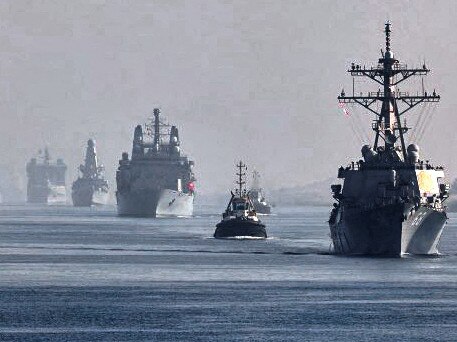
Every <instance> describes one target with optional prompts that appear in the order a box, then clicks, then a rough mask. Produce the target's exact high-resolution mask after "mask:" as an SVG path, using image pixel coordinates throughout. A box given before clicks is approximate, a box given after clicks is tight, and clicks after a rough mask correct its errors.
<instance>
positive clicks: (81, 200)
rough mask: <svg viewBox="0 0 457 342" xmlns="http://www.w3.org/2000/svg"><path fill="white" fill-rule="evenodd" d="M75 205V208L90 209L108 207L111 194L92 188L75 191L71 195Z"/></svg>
mask: <svg viewBox="0 0 457 342" xmlns="http://www.w3.org/2000/svg"><path fill="white" fill-rule="evenodd" d="M71 198H72V200H73V205H74V206H75V207H90V206H91V205H106V204H107V203H108V198H109V194H108V192H106V191H102V190H95V191H93V190H92V189H91V188H89V187H87V188H81V189H78V190H73V191H72V193H71Z"/></svg>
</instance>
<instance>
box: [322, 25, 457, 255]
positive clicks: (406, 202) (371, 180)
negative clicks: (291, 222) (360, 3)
mask: <svg viewBox="0 0 457 342" xmlns="http://www.w3.org/2000/svg"><path fill="white" fill-rule="evenodd" d="M390 34H391V25H390V23H386V25H385V40H386V41H385V43H386V45H385V52H383V53H382V56H381V58H380V59H379V61H378V64H377V65H376V66H373V67H370V68H366V67H364V66H360V65H357V64H355V63H353V64H352V65H351V67H350V69H349V70H348V72H349V73H350V74H351V75H352V76H353V77H367V78H368V79H370V80H372V81H373V82H375V83H377V84H378V87H379V89H378V90H377V91H372V92H368V93H366V94H363V93H356V92H355V91H353V93H352V94H351V95H348V94H346V93H345V91H344V90H343V91H342V92H341V95H340V96H338V100H339V103H340V105H341V106H344V105H345V104H347V103H354V104H358V105H361V106H362V107H364V108H365V109H366V110H367V111H368V112H370V113H372V114H374V115H375V121H374V122H373V124H372V129H373V130H374V132H375V138H374V143H373V145H372V146H370V145H365V146H363V148H362V155H363V159H362V160H359V161H357V162H352V163H351V164H350V165H349V166H347V167H340V169H339V171H338V178H340V179H342V180H343V184H342V185H340V184H336V185H332V192H333V197H334V199H335V200H336V203H335V204H334V208H333V210H332V212H331V215H330V220H329V224H330V231H331V239H332V242H333V248H334V251H335V253H338V254H363V255H388V256H400V255H402V254H405V253H409V254H435V253H437V252H438V251H437V245H438V242H439V239H440V236H441V233H442V230H443V228H444V225H445V223H446V220H447V216H446V212H445V206H444V203H443V202H444V201H445V200H446V198H447V197H448V192H449V185H447V184H444V183H443V179H444V171H443V167H436V166H433V165H432V164H431V163H430V162H429V161H428V160H427V161H424V160H422V159H421V158H420V154H419V152H420V151H419V147H418V146H417V145H416V144H413V143H411V144H410V145H409V146H407V145H406V133H407V132H408V131H409V130H410V129H409V128H408V127H407V124H406V120H403V118H404V115H405V114H406V113H407V112H408V111H409V110H411V109H413V108H414V107H416V106H417V105H419V104H423V103H427V102H438V101H439V100H440V96H439V95H437V94H436V92H435V91H434V90H433V91H432V92H427V91H425V90H424V89H423V90H422V92H420V93H419V92H418V93H415V94H410V93H408V92H404V91H400V90H399V85H400V84H402V83H403V82H404V81H406V80H408V79H409V78H411V77H415V76H425V75H427V74H428V73H429V71H430V70H429V69H428V68H427V67H426V65H425V64H424V65H423V66H422V67H420V68H409V67H408V66H407V65H405V64H401V63H400V62H399V61H398V60H397V59H396V58H395V57H394V54H393V52H392V50H391V42H390ZM378 105H380V106H379V107H378V108H379V110H377V106H378Z"/></svg>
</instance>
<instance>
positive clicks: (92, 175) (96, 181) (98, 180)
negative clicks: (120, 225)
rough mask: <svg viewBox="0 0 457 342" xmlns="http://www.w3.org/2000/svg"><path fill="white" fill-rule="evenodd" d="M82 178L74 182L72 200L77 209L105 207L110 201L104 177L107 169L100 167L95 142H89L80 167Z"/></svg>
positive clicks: (90, 140)
mask: <svg viewBox="0 0 457 342" xmlns="http://www.w3.org/2000/svg"><path fill="white" fill-rule="evenodd" d="M79 171H80V172H81V176H80V177H78V179H77V180H75V181H74V182H73V185H72V187H71V198H72V200H73V205H74V206H75V207H90V206H91V205H105V204H107V203H108V199H109V187H108V181H107V180H106V179H105V177H104V171H105V168H104V167H103V165H99V163H98V158H97V150H96V148H95V141H94V140H92V139H89V140H88V141H87V148H86V157H85V160H84V165H80V166H79Z"/></svg>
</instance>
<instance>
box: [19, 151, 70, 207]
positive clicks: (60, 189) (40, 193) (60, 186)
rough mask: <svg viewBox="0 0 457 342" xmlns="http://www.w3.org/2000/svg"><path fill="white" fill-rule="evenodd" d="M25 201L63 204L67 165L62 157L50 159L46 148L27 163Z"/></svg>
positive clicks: (65, 193) (65, 197)
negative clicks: (55, 159) (54, 159)
mask: <svg viewBox="0 0 457 342" xmlns="http://www.w3.org/2000/svg"><path fill="white" fill-rule="evenodd" d="M26 170H27V178H28V182H27V202H28V203H48V204H65V203H66V202H67V190H66V187H65V173H66V171H67V166H66V165H65V163H64V162H63V160H62V159H60V158H59V159H57V161H56V162H52V161H51V157H50V155H49V151H48V148H45V150H44V152H43V153H42V152H41V151H40V152H39V153H38V158H32V159H31V160H30V161H29V162H28V163H27V168H26Z"/></svg>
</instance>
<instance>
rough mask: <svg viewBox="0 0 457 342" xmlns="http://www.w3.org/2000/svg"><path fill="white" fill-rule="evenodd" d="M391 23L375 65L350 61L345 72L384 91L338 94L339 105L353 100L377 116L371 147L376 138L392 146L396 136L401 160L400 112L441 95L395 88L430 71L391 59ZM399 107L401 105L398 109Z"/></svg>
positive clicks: (388, 24)
mask: <svg viewBox="0 0 457 342" xmlns="http://www.w3.org/2000/svg"><path fill="white" fill-rule="evenodd" d="M391 32H392V31H391V24H390V22H387V23H386V24H385V29H384V33H385V43H386V47H385V49H386V50H385V52H384V54H382V56H381V57H382V58H380V59H379V60H378V65H377V66H375V67H373V66H372V67H370V68H367V67H365V66H361V65H359V64H355V63H352V64H351V67H350V69H349V70H348V72H349V73H350V74H351V76H360V77H368V78H370V79H371V80H372V81H374V82H377V83H378V84H379V85H381V86H382V87H383V91H381V90H378V91H375V92H368V93H366V94H362V93H360V95H359V96H356V95H355V93H354V94H353V95H352V96H346V94H345V92H344V90H343V91H342V92H341V94H340V96H338V101H339V103H340V104H344V103H356V104H359V105H361V106H362V107H364V108H365V109H367V110H368V111H369V112H371V113H373V114H375V115H376V117H377V118H376V120H375V121H374V122H373V124H372V129H373V130H374V131H375V132H376V137H375V141H374V148H375V149H377V148H378V143H379V138H381V139H383V140H384V143H385V149H386V150H388V149H394V148H395V145H396V142H397V140H398V138H400V142H401V150H402V154H403V158H404V160H406V159H407V154H406V146H405V138H404V134H405V133H406V132H407V131H408V130H409V128H408V127H407V126H406V124H404V125H403V124H402V122H401V120H400V118H401V116H402V115H403V114H405V113H406V112H408V111H409V110H410V109H412V108H414V107H416V106H417V105H419V104H421V103H425V102H439V100H440V96H439V95H437V94H436V92H435V91H433V92H432V93H427V92H426V91H423V93H422V95H419V93H417V95H410V94H409V93H408V92H401V91H400V90H398V89H396V86H398V85H399V84H400V83H402V82H403V81H405V80H407V79H408V78H410V77H412V76H424V75H427V74H428V73H429V72H430V70H429V69H428V68H427V67H426V66H425V63H424V65H423V66H422V67H421V68H408V66H407V65H406V64H400V62H399V61H398V60H397V59H395V58H394V54H393V52H392V51H391V40H390V34H391ZM379 102H380V103H381V109H380V111H378V110H377V109H376V104H377V103H379ZM400 107H401V108H400Z"/></svg>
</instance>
